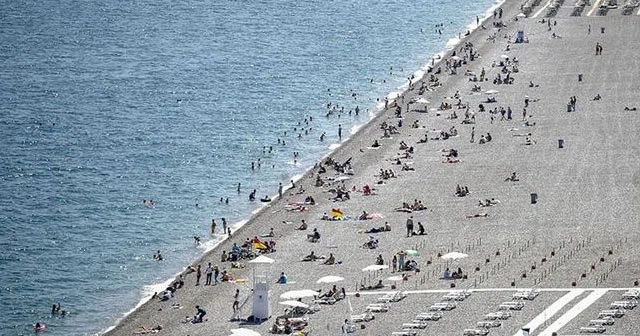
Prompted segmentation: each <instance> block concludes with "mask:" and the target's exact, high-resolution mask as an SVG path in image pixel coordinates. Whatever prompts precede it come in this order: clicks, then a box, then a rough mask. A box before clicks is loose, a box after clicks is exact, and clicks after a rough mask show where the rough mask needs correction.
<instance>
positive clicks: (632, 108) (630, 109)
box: [624, 106, 638, 111]
mask: <svg viewBox="0 0 640 336" xmlns="http://www.w3.org/2000/svg"><path fill="white" fill-rule="evenodd" d="M624 110H625V111H637V110H638V109H637V108H636V107H628V106H625V107H624Z"/></svg>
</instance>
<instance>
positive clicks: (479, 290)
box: [347, 287, 637, 295]
mask: <svg viewBox="0 0 640 336" xmlns="http://www.w3.org/2000/svg"><path fill="white" fill-rule="evenodd" d="M634 288H636V289H637V287H634ZM531 289H532V288H530V287H529V288H515V287H507V288H473V289H465V288H451V289H422V290H420V289H418V290H402V288H398V290H399V291H401V292H403V293H405V294H443V293H444V294H446V293H451V292H455V291H464V290H466V291H468V292H471V293H483V292H489V293H490V292H517V291H526V290H531ZM533 289H535V290H537V291H540V292H571V291H576V290H580V291H583V292H584V291H592V290H604V291H606V292H609V291H629V290H631V289H632V288H631V287H629V288H615V287H614V288H575V287H571V288H533ZM395 292H396V291H380V292H375V291H374V292H367V291H362V292H357V293H360V295H384V294H393V293H395ZM355 294H356V292H347V295H355Z"/></svg>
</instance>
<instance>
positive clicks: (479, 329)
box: [462, 289, 540, 336]
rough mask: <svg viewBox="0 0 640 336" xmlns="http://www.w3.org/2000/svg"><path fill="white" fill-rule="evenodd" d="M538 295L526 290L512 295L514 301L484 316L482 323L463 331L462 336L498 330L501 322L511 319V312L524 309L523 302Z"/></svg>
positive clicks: (503, 304) (537, 292)
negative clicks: (492, 329) (493, 329)
mask: <svg viewBox="0 0 640 336" xmlns="http://www.w3.org/2000/svg"><path fill="white" fill-rule="evenodd" d="M539 294H540V291H539V290H535V289H527V290H521V291H518V292H516V293H514V294H513V295H512V297H511V298H512V299H513V300H514V301H505V302H503V303H501V304H500V305H499V306H498V311H496V312H493V313H489V314H487V315H485V316H484V320H483V321H478V323H476V328H469V329H465V330H464V331H463V333H462V335H463V336H484V335H487V334H488V333H489V331H490V330H491V328H499V327H501V326H502V321H505V320H507V319H509V318H510V317H511V312H512V311H519V310H522V308H524V301H525V300H527V301H531V300H534V299H535V298H536V297H538V295H539Z"/></svg>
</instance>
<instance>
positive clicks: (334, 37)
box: [0, 0, 493, 335]
mask: <svg viewBox="0 0 640 336" xmlns="http://www.w3.org/2000/svg"><path fill="white" fill-rule="evenodd" d="M0 4H1V6H2V14H0V60H1V61H0V102H1V103H0V130H1V131H0V229H1V230H2V235H1V236H0V284H1V285H2V288H1V290H2V291H1V295H0V311H2V312H3V313H2V314H0V334H1V335H24V334H31V333H32V332H33V331H32V324H33V323H35V322H36V321H41V322H44V323H46V324H47V332H46V334H47V335H91V334H95V333H98V332H100V331H103V330H105V328H107V327H109V326H111V325H113V324H114V323H115V322H116V321H117V319H119V318H121V317H122V316H123V315H124V314H125V313H127V312H128V311H130V310H131V309H132V308H133V307H134V306H135V305H136V304H137V303H138V302H139V301H140V300H141V298H143V297H144V296H146V295H149V293H150V292H152V291H153V290H154V287H153V286H150V285H152V284H158V283H161V282H163V281H165V280H167V279H168V278H170V277H171V276H172V275H174V274H175V273H177V272H179V271H180V270H181V269H182V268H183V267H184V266H185V265H186V264H187V263H188V262H190V261H193V260H195V259H196V258H197V257H198V256H200V255H202V253H203V247H202V246H201V247H196V246H195V245H194V242H193V236H194V235H200V236H202V237H203V240H205V241H207V242H206V243H205V246H211V244H212V243H213V242H215V240H216V239H219V237H218V236H213V237H211V236H210V235H209V233H208V232H209V223H210V221H211V218H216V221H217V222H218V223H220V218H221V217H226V218H227V219H228V220H229V223H235V224H234V225H240V224H241V223H242V222H241V221H242V220H244V219H246V218H248V217H249V215H250V213H251V211H254V210H255V209H256V207H257V206H258V205H257V204H255V203H251V202H249V201H248V199H247V193H248V191H249V190H251V189H257V190H258V192H257V194H258V196H260V197H261V196H263V195H265V194H270V195H272V194H275V193H276V191H277V185H278V182H287V181H289V180H290V179H291V178H292V176H295V175H299V174H301V173H302V172H304V170H305V169H306V168H308V167H309V166H311V165H313V163H314V162H316V161H317V160H318V159H319V158H320V157H321V156H322V155H325V154H326V153H327V152H328V151H329V146H330V145H331V144H335V143H336V142H338V138H337V125H338V124H341V125H342V126H343V129H344V130H345V131H344V132H343V134H345V135H347V134H348V133H349V131H350V130H352V129H354V128H353V127H354V126H357V125H361V124H363V123H365V122H367V121H368V120H369V118H370V116H371V114H372V113H373V112H374V111H375V110H376V98H380V97H384V96H385V95H386V94H387V93H389V92H391V91H393V90H395V89H396V88H397V87H398V86H399V85H401V84H402V83H403V81H404V80H405V79H406V78H407V77H409V76H410V75H411V73H412V72H413V71H415V70H418V69H419V68H420V67H421V66H423V65H424V64H425V63H427V61H428V60H429V58H430V57H431V56H432V55H434V54H435V53H436V52H438V51H440V50H441V49H443V47H444V46H445V44H446V43H447V40H448V39H449V38H450V37H453V36H457V34H458V32H460V31H464V30H465V29H466V28H465V27H466V26H467V24H468V23H470V22H472V21H475V16H476V15H481V16H484V13H485V11H486V9H487V8H489V7H490V6H491V5H492V4H493V1H492V0H479V1H469V0H446V1H445V0H413V1H407V0H390V1H380V2H376V1H361V0H346V1H333V0H329V1H316V0H311V1H283V0H256V1H243V0H219V1H203V0H185V1H165V0H155V1H149V0H127V1H123V0H112V1H95V0H86V1H70V0H58V1H51V0H43V1H38V2H34V1H25V0H18V1H2V2H1V3H0ZM440 23H443V24H444V27H443V28H441V29H442V35H440V34H437V33H436V32H435V28H434V27H435V25H436V24H440ZM371 79H373V82H371ZM329 89H330V91H328V90H329ZM352 92H355V93H357V96H356V98H357V99H354V98H353V97H352V96H351V93H352ZM329 101H331V102H333V103H335V104H339V105H340V106H344V107H345V113H343V114H342V115H341V117H340V118H338V116H337V115H333V116H331V117H329V118H327V117H325V113H326V104H327V103H328V102H329ZM356 106H359V108H360V110H361V113H360V114H359V115H358V116H355V115H354V114H351V115H349V114H348V113H347V111H348V110H351V109H355V107H356ZM309 117H312V118H313V121H311V122H310V123H309V125H308V126H306V125H305V124H304V123H303V124H302V126H306V127H307V130H308V128H309V127H310V128H311V130H308V134H304V133H302V131H300V127H301V126H298V123H299V122H302V121H303V120H304V119H305V118H309ZM294 127H297V131H294ZM285 131H286V135H285V134H284V132H285ZM322 132H326V133H327V139H326V140H325V141H324V142H320V141H319V140H318V139H319V137H320V134H322ZM299 133H302V136H301V138H299V137H298V134H299ZM278 139H280V140H283V141H286V145H285V146H282V145H278ZM263 146H266V147H267V148H268V147H269V146H273V147H274V150H273V152H272V153H268V152H267V153H265V154H263ZM293 152H299V153H300V156H299V158H298V159H297V163H296V164H294V163H293ZM258 158H260V160H261V167H260V168H259V169H256V170H255V171H252V170H251V162H257V160H258ZM237 183H242V186H243V187H242V192H241V193H240V194H238V193H237V192H236V185H237ZM221 197H222V198H229V204H228V205H227V204H224V203H221V202H220V198H221ZM143 199H147V200H148V199H153V200H154V202H155V204H156V205H155V207H147V206H145V205H143V203H142V200H143ZM196 204H197V206H196ZM218 227H220V224H219V226H218ZM156 250H161V251H162V254H163V255H164V257H165V260H164V261H163V262H156V261H154V260H153V259H152V255H153V253H154V252H155V251H156ZM54 302H60V303H61V304H62V307H63V309H66V310H70V311H71V314H70V315H69V316H67V317H64V318H53V317H51V316H50V314H49V313H50V307H51V305H52V304H53V303H54Z"/></svg>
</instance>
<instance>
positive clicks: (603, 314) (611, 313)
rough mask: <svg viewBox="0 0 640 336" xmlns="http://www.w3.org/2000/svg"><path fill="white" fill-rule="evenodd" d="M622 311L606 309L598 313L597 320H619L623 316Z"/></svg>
mask: <svg viewBox="0 0 640 336" xmlns="http://www.w3.org/2000/svg"><path fill="white" fill-rule="evenodd" d="M624 313H625V312H624V309H607V310H602V311H600V313H599V314H598V318H599V319H601V318H605V317H613V318H621V317H623V316H624Z"/></svg>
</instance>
